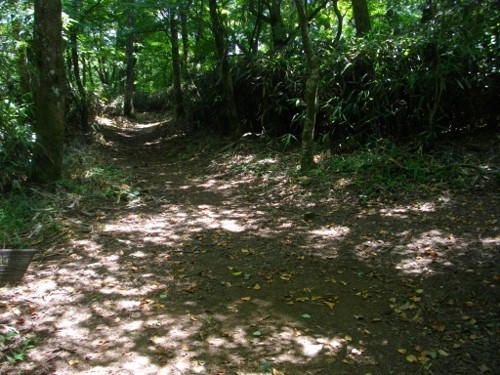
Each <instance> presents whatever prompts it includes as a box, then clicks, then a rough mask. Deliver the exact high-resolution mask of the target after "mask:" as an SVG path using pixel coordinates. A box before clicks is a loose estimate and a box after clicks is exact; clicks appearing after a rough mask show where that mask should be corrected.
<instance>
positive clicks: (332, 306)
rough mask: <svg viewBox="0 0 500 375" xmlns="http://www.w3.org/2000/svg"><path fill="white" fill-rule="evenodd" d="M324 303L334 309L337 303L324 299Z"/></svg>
mask: <svg viewBox="0 0 500 375" xmlns="http://www.w3.org/2000/svg"><path fill="white" fill-rule="evenodd" d="M323 303H324V304H325V305H327V306H328V308H329V309H333V308H334V307H335V303H333V302H328V301H323Z"/></svg>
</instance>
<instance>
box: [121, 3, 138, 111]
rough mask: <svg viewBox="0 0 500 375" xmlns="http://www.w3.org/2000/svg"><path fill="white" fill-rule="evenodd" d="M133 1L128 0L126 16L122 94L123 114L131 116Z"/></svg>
mask: <svg viewBox="0 0 500 375" xmlns="http://www.w3.org/2000/svg"><path fill="white" fill-rule="evenodd" d="M133 4H134V0H129V10H128V14H127V40H126V44H125V63H126V76H125V90H124V93H123V114H124V115H125V116H133V114H134V80H135V57H134V42H135V36H134V26H135V17H134V10H133V9H132V6H133Z"/></svg>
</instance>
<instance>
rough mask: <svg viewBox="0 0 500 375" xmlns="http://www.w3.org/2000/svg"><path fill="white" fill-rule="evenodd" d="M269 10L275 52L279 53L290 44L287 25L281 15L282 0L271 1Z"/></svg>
mask: <svg viewBox="0 0 500 375" xmlns="http://www.w3.org/2000/svg"><path fill="white" fill-rule="evenodd" d="M268 9H269V25H270V26H271V34H272V37H273V47H274V50H275V51H279V50H281V49H283V48H284V47H286V44H287V42H288V39H287V35H286V28H285V23H284V22H283V16H282V15H281V0H271V2H270V3H269V4H268Z"/></svg>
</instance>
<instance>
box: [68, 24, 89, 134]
mask: <svg viewBox="0 0 500 375" xmlns="http://www.w3.org/2000/svg"><path fill="white" fill-rule="evenodd" d="M69 40H70V43H71V66H72V67H73V77H74V79H75V83H76V88H77V90H78V96H77V106H78V111H79V112H80V126H81V128H82V130H83V131H84V132H88V131H90V126H89V108H88V103H87V92H86V91H85V86H84V85H83V82H82V78H81V76H80V58H79V53H78V31H77V28H76V26H72V27H71V28H70V30H69Z"/></svg>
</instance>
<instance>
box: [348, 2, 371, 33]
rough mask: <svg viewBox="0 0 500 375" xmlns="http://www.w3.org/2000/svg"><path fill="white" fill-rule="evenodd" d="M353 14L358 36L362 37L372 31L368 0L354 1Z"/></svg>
mask: <svg viewBox="0 0 500 375" xmlns="http://www.w3.org/2000/svg"><path fill="white" fill-rule="evenodd" d="M352 12H353V14H354V24H355V25H356V36H357V37H362V36H363V35H364V34H366V33H368V32H369V31H370V29H371V23H370V12H369V11H368V4H367V3H366V0H352Z"/></svg>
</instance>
